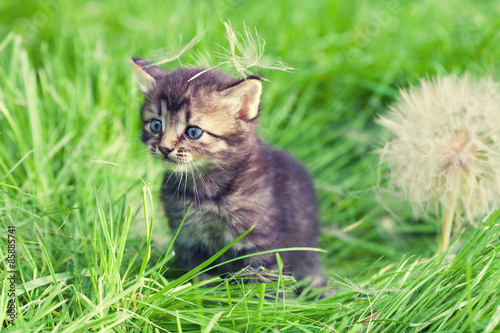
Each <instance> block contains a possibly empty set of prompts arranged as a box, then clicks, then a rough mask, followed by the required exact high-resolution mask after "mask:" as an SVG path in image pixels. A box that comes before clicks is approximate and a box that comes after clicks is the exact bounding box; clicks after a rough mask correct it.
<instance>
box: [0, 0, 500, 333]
mask: <svg viewBox="0 0 500 333" xmlns="http://www.w3.org/2000/svg"><path fill="white" fill-rule="evenodd" d="M0 17H1V20H0V231H1V237H2V242H1V244H2V245H1V248H0V261H1V262H2V265H1V266H0V269H1V270H0V278H1V279H2V290H1V293H2V294H1V298H0V310H1V311H0V322H3V321H4V319H6V317H5V311H6V307H7V302H8V300H9V297H8V290H7V289H8V283H6V278H7V277H8V273H7V266H6V262H7V254H8V252H7V226H8V225H14V226H15V227H16V237H17V239H16V242H17V243H16V245H17V262H16V274H17V282H18V292H17V294H18V296H17V301H16V302H17V306H18V317H17V320H16V321H15V324H13V325H10V326H9V327H8V329H10V330H12V331H44V332H45V331H62V332H81V331H118V332H128V331H135V332H151V331H164V330H167V331H170V332H177V331H179V332H180V331H183V332H190V331H194V332H197V331H203V332H209V331H213V332H257V331H262V332H265V331H269V332H273V331H278V330H283V331H291V332H315V331H323V332H329V331H337V332H361V331H381V332H411V331H415V332H418V331H429V332H462V331H468V332H475V331H477V332H483V331H486V332H499V331H500V326H498V324H499V322H500V292H499V291H498V290H499V289H500V288H499V276H500V251H499V250H498V249H499V247H498V245H499V241H498V237H499V232H500V227H499V226H498V222H497V220H496V216H493V217H491V218H490V219H486V220H485V222H484V223H485V224H483V225H482V226H481V227H480V228H478V229H466V230H465V231H464V232H463V233H461V234H460V235H458V236H457V237H458V241H457V243H456V246H455V247H454V248H453V249H452V251H450V252H449V253H445V254H443V255H441V256H434V253H435V252H436V249H437V231H438V230H439V227H438V223H437V221H436V218H435V217H433V216H429V217H427V218H420V219H416V218H414V217H413V216H412V212H411V209H410V206H409V205H408V204H407V203H406V202H405V201H404V200H402V199H401V198H399V197H398V196H397V195H394V194H392V193H391V192H390V191H388V190H387V189H386V187H387V184H386V183H387V181H386V180H385V175H386V171H387V170H386V169H385V167H384V166H383V165H382V166H380V165H379V156H378V154H377V150H378V149H380V148H382V147H383V145H384V142H385V140H386V139H387V138H388V135H387V133H385V132H384V131H383V130H382V129H381V128H380V127H379V126H378V125H377V124H376V123H375V119H376V118H377V115H379V114H383V113H384V112H385V110H387V107H388V106H389V105H390V104H391V103H392V102H393V101H394V100H395V98H397V96H398V89H399V88H400V87H406V86H408V85H410V84H416V83H417V82H418V79H419V78H421V77H426V76H431V77H432V76H435V75H439V74H447V73H456V74H462V73H464V72H466V71H468V72H470V73H472V74H474V75H476V76H491V77H493V78H494V79H496V80H497V81H498V80H499V79H500V77H499V74H500V73H499V70H500V62H499V59H500V33H498V31H499V29H500V20H499V19H498V17H500V6H499V4H498V2H496V1H481V2H472V1H465V0H460V1H451V0H445V1H441V2H439V3H438V2H435V1H430V0H423V1H391V0H388V1H377V2H373V1H367V0H365V1H362V0H359V1H337V0H333V1H284V0H280V1H274V2H264V1H238V0H235V1H230V0H217V1H213V2H204V1H177V2H174V1H150V2H148V3H143V2H139V1H130V0H122V1H113V0H112V1H106V2H97V1H92V2H84V1H68V0H59V1H58V0H48V1H18V2H15V1H1V2H0ZM222 20H224V21H226V20H231V22H232V24H233V26H234V27H235V28H236V30H239V31H242V30H243V22H245V24H246V25H247V26H249V27H254V26H255V27H256V28H257V29H258V31H259V34H260V35H261V36H262V37H263V38H264V39H265V41H266V52H265V54H266V55H267V56H269V57H271V58H275V57H279V58H281V60H283V61H284V62H286V63H287V64H290V65H291V66H293V67H294V68H296V70H294V71H293V72H291V73H285V72H277V71H265V70H260V69H259V70H258V74H261V75H263V76H264V77H265V78H266V79H268V80H269V81H266V82H265V83H264V97H263V104H262V106H263V109H262V115H261V118H260V124H261V128H260V129H259V132H260V134H261V135H262V136H263V137H264V138H265V140H266V141H268V142H269V143H271V144H272V145H273V146H275V147H277V148H280V149H285V150H287V151H289V152H291V153H292V154H293V155H294V156H295V157H297V158H298V159H299V160H300V161H302V162H303V163H304V164H305V165H306V166H307V168H308V170H309V171H310V173H311V175H312V176H313V179H314V182H315V186H316V189H317V193H318V197H319V202H320V217H321V225H322V232H321V236H320V244H319V246H320V248H321V249H323V250H325V252H324V253H321V260H322V263H323V266H324V270H325V273H326V275H327V276H328V277H329V278H330V280H331V282H332V283H333V284H335V286H336V287H337V288H338V290H339V292H338V293H337V294H336V295H335V296H333V297H332V298H328V299H322V300H318V299H311V298H314V297H310V299H306V297H299V298H294V297H291V296H288V297H285V298H275V297H273V295H276V290H275V289H273V287H275V285H278V286H280V287H281V286H283V284H287V283H288V282H287V279H286V278H282V277H278V279H277V281H276V282H275V284H274V285H273V284H269V285H260V284H258V285H243V284H229V283H228V282H227V281H222V280H217V279H216V280H215V281H216V282H219V286H218V287H214V288H201V289H200V288H199V284H200V283H194V284H192V283H191V282H190V277H191V276H192V275H194V273H195V272H192V273H191V274H190V275H189V274H188V275H185V276H181V277H180V278H175V277H171V275H170V271H171V270H172V269H171V266H172V253H171V252H168V251H167V250H168V249H169V245H170V241H171V239H172V234H171V233H170V231H169V230H168V228H167V221H166V218H165V217H164V216H163V213H162V212H161V209H160V206H161V205H160V201H159V188H160V185H159V181H160V179H161V176H162V168H161V164H160V163H157V161H153V160H152V159H151V158H149V157H148V153H147V151H146V149H145V146H143V145H142V143H141V142H140V127H141V121H140V117H139V108H140V105H141V103H142V96H141V94H140V92H139V91H138V87H137V83H136V80H135V77H134V75H133V72H132V66H131V65H130V63H129V62H128V61H129V59H130V58H131V57H133V56H143V57H146V58H158V57H162V56H165V55H167V54H169V53H171V52H175V51H176V50H177V51H178V50H179V48H180V47H181V45H184V44H185V43H187V42H188V41H189V40H190V39H191V38H193V37H194V36H196V35H197V34H198V33H201V32H203V31H205V34H204V36H203V38H202V39H201V41H200V42H199V43H198V44H197V45H196V46H195V47H194V48H193V49H191V50H189V51H188V52H186V53H185V54H184V55H183V56H182V57H181V58H180V59H179V60H180V63H182V64H189V63H192V62H193V60H192V57H193V56H195V55H196V54H197V53H199V52H205V51H207V52H208V53H209V54H211V55H212V60H211V61H212V62H213V63H216V62H217V61H218V60H217V57H216V54H217V52H220V51H221V47H226V48H227V41H226V40H225V37H224V32H225V30H224V25H223V23H222ZM180 35H182V43H181V41H180V39H179V36H180ZM178 66H179V62H173V63H170V64H167V65H166V66H165V68H177V67H178ZM103 161H106V162H103ZM118 165H120V166H118ZM146 182H147V184H148V186H145V183H146ZM200 269H201V268H200ZM163 273H166V274H165V275H163ZM287 288H290V287H287ZM312 296H314V294H313V295H312Z"/></svg>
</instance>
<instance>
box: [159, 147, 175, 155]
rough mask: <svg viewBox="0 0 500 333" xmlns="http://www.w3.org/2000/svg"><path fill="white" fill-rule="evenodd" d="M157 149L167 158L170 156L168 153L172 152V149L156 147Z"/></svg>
mask: <svg viewBox="0 0 500 333" xmlns="http://www.w3.org/2000/svg"><path fill="white" fill-rule="evenodd" d="M158 149H160V151H161V152H162V153H163V155H165V156H168V154H170V153H171V152H172V151H173V149H169V148H167V147H162V146H160V147H158Z"/></svg>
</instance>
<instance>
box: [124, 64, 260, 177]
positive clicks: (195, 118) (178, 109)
mask: <svg viewBox="0 0 500 333" xmlns="http://www.w3.org/2000/svg"><path fill="white" fill-rule="evenodd" d="M134 64H135V65H136V68H137V69H138V71H139V74H140V75H141V77H142V81H143V82H142V83H143V85H142V90H143V93H144V97H145V102H144V105H143V106H142V110H141V117H142V120H143V122H144V126H143V133H142V141H143V142H144V143H145V144H146V145H147V146H148V149H149V152H150V153H151V155H152V156H153V157H155V158H158V159H162V160H163V161H165V162H166V163H167V165H169V166H170V167H171V168H172V169H173V170H177V171H182V170H183V169H185V166H189V165H194V166H195V167H198V166H201V167H207V166H208V167H209V166H215V165H223V164H225V162H227V160H228V159H231V158H232V156H233V155H234V154H235V153H237V152H238V151H239V150H240V149H241V148H242V147H241V146H242V145H244V143H245V140H246V138H247V137H248V136H249V135H250V133H252V132H253V130H254V123H255V120H256V118H257V117H258V114H259V102H260V93H261V82H260V80H258V79H248V80H246V81H241V82H238V81H235V80H234V79H233V78H231V77H229V76H227V75H225V74H223V73H220V72H212V71H209V72H206V73H204V74H202V75H200V76H198V77H196V78H195V79H193V80H191V81H189V79H190V78H192V77H193V76H194V75H195V74H196V73H198V72H199V71H200V70H185V69H182V70H177V71H173V72H166V71H164V70H162V69H160V68H158V67H155V66H152V65H151V64H149V63H147V62H145V61H144V60H142V59H134ZM179 166H181V168H179Z"/></svg>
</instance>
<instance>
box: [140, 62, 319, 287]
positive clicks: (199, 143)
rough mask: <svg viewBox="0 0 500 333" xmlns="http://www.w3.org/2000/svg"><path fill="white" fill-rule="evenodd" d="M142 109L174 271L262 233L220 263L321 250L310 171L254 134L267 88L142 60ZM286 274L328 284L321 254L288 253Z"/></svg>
mask: <svg viewBox="0 0 500 333" xmlns="http://www.w3.org/2000/svg"><path fill="white" fill-rule="evenodd" d="M132 62H133V64H134V65H135V67H136V69H137V71H138V74H139V76H140V79H141V82H142V83H141V90H142V91H143V94H144V105H143V106H142V110H141V117H142V120H143V122H144V126H143V131H142V141H143V142H144V143H145V144H146V145H147V146H148V148H149V152H150V153H151V154H152V155H153V156H154V157H155V158H158V159H161V160H163V161H165V163H166V165H167V166H169V168H170V171H167V172H166V174H165V177H164V179H163V183H162V191H161V193H162V194H161V199H162V202H163V204H164V208H165V212H166V215H167V217H168V221H169V225H170V227H171V229H172V231H173V232H176V231H177V229H178V228H179V225H180V223H181V221H182V219H183V217H184V215H185V213H186V211H187V208H188V207H189V205H190V204H192V208H191V210H190V212H189V215H188V216H187V218H186V221H185V223H184V225H183V226H182V229H181V230H180V232H179V235H178V238H177V239H176V241H175V243H174V248H175V254H176V260H177V262H176V264H177V265H178V267H179V268H182V269H186V270H189V269H192V268H194V267H196V266H197V265H199V264H201V263H202V262H203V261H205V260H206V259H208V258H209V257H210V256H212V255H213V254H215V253H216V252H217V251H219V250H220V249H222V248H223V247H224V246H226V245H227V244H228V243H230V242H231V241H233V240H234V239H235V238H237V237H238V236H240V235H241V234H242V233H243V232H245V231H246V230H248V229H249V228H250V227H251V226H252V225H253V224H254V222H257V225H256V227H255V229H254V230H252V231H251V232H250V233H249V234H248V235H247V236H246V237H244V238H243V239H242V240H241V241H239V242H238V243H236V244H235V245H234V246H233V247H232V248H231V249H230V250H229V251H227V252H226V253H224V255H223V256H221V257H220V258H219V259H218V260H217V261H216V262H215V263H220V262H223V261H226V260H228V259H232V258H235V257H238V256H242V255H245V254H249V253H255V252H259V251H265V250H271V249H277V248H285V247H299V246H301V247H316V246H317V243H316V238H317V234H318V217H317V202H316V196H315V193H314V189H313V185H312V182H311V178H310V177H309V175H308V173H307V171H306V170H305V169H304V167H302V166H301V165H300V164H299V163H298V162H297V161H296V160H294V159H293V158H292V157H291V156H290V155H288V154H287V153H285V152H283V151H278V150H274V149H273V148H271V147H269V146H268V145H267V144H265V143H264V142H262V140H261V139H260V138H259V137H258V136H257V134H256V133H255V130H256V127H257V118H258V116H259V113H260V110H259V108H260V96H261V92H262V83H261V81H260V79H259V78H258V77H256V76H251V77H249V78H247V79H246V80H241V81H238V80H236V79H234V78H232V77H231V76H229V75H227V74H225V73H222V72H219V71H215V70H210V71H207V72H205V73H203V74H201V75H199V76H197V77H196V78H194V79H192V80H190V79H191V78H193V76H195V75H196V74H198V73H200V71H201V69H178V70H175V71H165V70H163V69H161V68H159V67H156V66H154V65H152V64H150V63H149V62H147V61H145V60H143V59H141V58H134V59H133V61H132ZM280 256H281V258H282V259H283V263H284V268H283V273H285V274H293V276H294V277H295V278H296V279H299V280H300V279H304V278H307V279H309V281H310V283H312V284H313V285H315V286H317V287H320V286H324V285H325V284H326V280H325V278H324V276H323V274H322V271H321V267H320V265H319V263H318V259H317V255H316V252H312V251H294V252H282V253H280ZM247 266H251V267H252V268H259V267H261V266H264V267H266V268H267V269H269V270H277V269H278V266H277V262H276V257H275V254H274V253H272V254H266V255H259V256H254V257H251V258H247V259H242V260H237V261H234V262H232V263H229V264H226V265H223V266H220V267H217V268H215V269H213V270H212V271H211V274H223V273H230V272H236V271H238V270H240V269H242V268H244V267H247Z"/></svg>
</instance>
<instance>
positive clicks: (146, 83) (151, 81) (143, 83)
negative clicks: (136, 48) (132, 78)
mask: <svg viewBox="0 0 500 333" xmlns="http://www.w3.org/2000/svg"><path fill="white" fill-rule="evenodd" d="M132 64H133V65H134V67H135V69H136V72H137V74H138V76H139V85H140V88H141V91H142V92H143V93H147V92H148V91H149V90H150V89H151V88H152V87H153V86H154V85H155V84H156V80H158V79H159V78H160V77H162V76H163V75H165V71H164V70H163V69H161V68H160V67H157V66H154V65H153V64H151V63H150V62H148V61H146V60H144V59H142V58H138V57H135V58H132Z"/></svg>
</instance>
